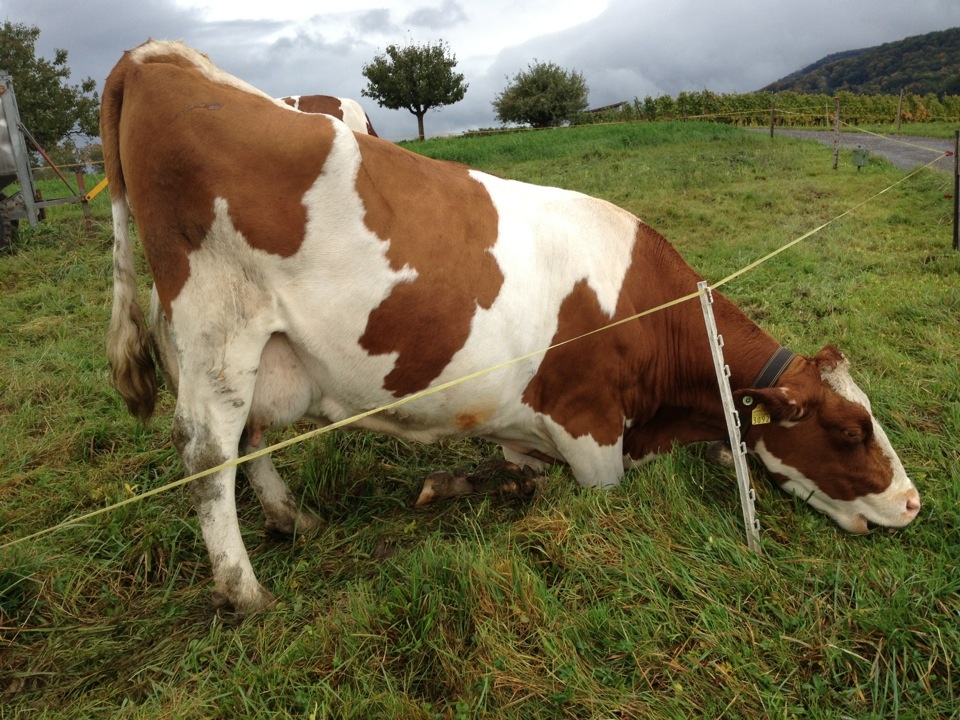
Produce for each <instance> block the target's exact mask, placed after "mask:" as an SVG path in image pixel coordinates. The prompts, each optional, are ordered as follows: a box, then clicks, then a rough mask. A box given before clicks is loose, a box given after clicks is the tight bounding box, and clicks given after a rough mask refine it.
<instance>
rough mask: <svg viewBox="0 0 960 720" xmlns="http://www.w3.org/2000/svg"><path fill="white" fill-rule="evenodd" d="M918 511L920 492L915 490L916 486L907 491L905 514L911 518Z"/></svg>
mask: <svg viewBox="0 0 960 720" xmlns="http://www.w3.org/2000/svg"><path fill="white" fill-rule="evenodd" d="M919 512H920V493H918V492H917V491H916V488H914V489H912V490H910V491H909V492H907V510H906V515H907V516H908V517H909V518H910V519H911V520H913V518H915V517H916V516H917V514H918V513H919Z"/></svg>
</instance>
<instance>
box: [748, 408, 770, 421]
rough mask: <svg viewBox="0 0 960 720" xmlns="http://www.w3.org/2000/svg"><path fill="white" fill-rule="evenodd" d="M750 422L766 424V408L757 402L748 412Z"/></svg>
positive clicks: (767, 417) (768, 419)
mask: <svg viewBox="0 0 960 720" xmlns="http://www.w3.org/2000/svg"><path fill="white" fill-rule="evenodd" d="M750 422H752V423H753V424H754V425H767V424H769V423H770V413H768V412H767V409H766V408H765V407H764V406H763V405H762V404H761V403H758V404H757V406H756V407H755V408H754V409H753V410H752V411H751V412H750Z"/></svg>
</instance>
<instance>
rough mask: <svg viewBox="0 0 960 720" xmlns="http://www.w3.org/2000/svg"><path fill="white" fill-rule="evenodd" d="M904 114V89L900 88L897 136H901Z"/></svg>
mask: <svg viewBox="0 0 960 720" xmlns="http://www.w3.org/2000/svg"><path fill="white" fill-rule="evenodd" d="M902 112H903V88H900V102H899V103H898V104H897V135H899V134H900V118H901V117H902V115H901V113H902Z"/></svg>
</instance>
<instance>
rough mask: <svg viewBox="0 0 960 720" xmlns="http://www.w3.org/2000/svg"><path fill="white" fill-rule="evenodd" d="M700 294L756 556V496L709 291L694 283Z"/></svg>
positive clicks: (703, 284)
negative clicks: (751, 483) (751, 482)
mask: <svg viewBox="0 0 960 720" xmlns="http://www.w3.org/2000/svg"><path fill="white" fill-rule="evenodd" d="M697 290H699V291H700V306H701V308H702V309H703V321H704V322H705V323H706V325H707V338H708V340H709V343H710V351H711V352H712V353H713V368H714V370H716V373H717V384H718V385H719V386H720V399H721V400H722V401H723V413H724V415H725V416H726V419H727V434H728V436H729V438H730V451H731V452H732V453H733V465H734V467H735V468H736V470H737V487H739V488H740V507H741V509H742V510H743V524H744V526H745V528H746V530H747V547H748V548H750V549H751V550H753V551H754V552H756V553H759V552H760V521H758V520H757V515H756V508H755V507H754V500H755V499H756V497H757V496H756V493H755V492H754V490H753V488H752V487H751V485H750V471H749V470H748V469H747V445H746V443H744V442H742V441H741V439H740V415H739V413H738V412H737V409H736V408H735V407H734V405H733V393H732V392H730V366H729V365H726V364H725V363H724V362H723V350H722V349H721V348H723V337H722V336H721V335H720V334H719V333H718V332H717V322H716V320H715V319H714V317H713V291H712V290H711V288H710V286H709V285H708V284H707V282H706V281H705V280H701V281H700V282H699V283H697Z"/></svg>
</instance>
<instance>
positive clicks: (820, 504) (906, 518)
mask: <svg viewBox="0 0 960 720" xmlns="http://www.w3.org/2000/svg"><path fill="white" fill-rule="evenodd" d="M874 430H875V431H879V432H880V433H882V432H883V430H881V429H880V426H879V425H877V424H876V423H874ZM884 440H886V436H884ZM888 444H889V443H888ZM753 452H754V453H755V454H756V455H757V457H759V458H760V460H762V461H763V464H764V465H765V466H766V467H767V469H768V470H769V471H770V472H773V473H776V474H777V475H781V476H783V477H785V478H787V481H786V482H784V483H783V485H782V486H781V487H783V489H784V490H786V491H787V492H790V493H793V494H794V495H796V496H797V497H799V498H801V499H803V500H805V501H807V502H808V503H810V505H811V506H812V507H814V508H815V509H817V510H819V511H820V512H822V513H824V514H825V515H827V516H829V517H830V518H832V519H833V520H834V522H836V523H837V525H839V526H840V527H842V528H843V529H844V530H846V531H848V532H853V533H865V532H867V531H868V530H869V529H870V528H869V525H868V523H874V524H876V525H883V526H884V527H903V526H904V525H907V524H908V523H909V522H910V521H911V520H913V519H914V518H915V517H916V515H917V510H918V509H919V496H918V494H917V491H916V489H915V488H914V487H913V483H911V482H910V480H909V479H908V478H907V476H906V473H905V472H903V467H902V466H900V471H901V474H900V477H899V479H898V475H897V474H896V473H895V474H894V480H893V482H892V483H891V484H890V487H888V488H887V489H886V490H884V491H883V492H882V493H876V494H869V495H864V496H863V497H859V498H857V499H856V500H835V499H833V498H831V497H830V496H829V495H826V494H825V493H823V492H821V491H820V490H819V488H817V486H816V484H815V483H814V482H813V481H812V480H811V479H810V478H808V477H807V476H806V475H804V474H803V473H802V472H800V471H799V470H797V469H796V468H794V467H791V466H790V465H787V464H785V463H784V462H783V461H782V460H780V458H778V457H777V456H776V455H774V454H773V453H772V452H770V451H769V450H768V449H767V447H766V445H765V444H764V442H763V440H759V441H758V442H757V444H756V446H755V447H754V449H753ZM897 464H898V465H899V460H897ZM914 505H915V507H914ZM911 508H912V509H911Z"/></svg>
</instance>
